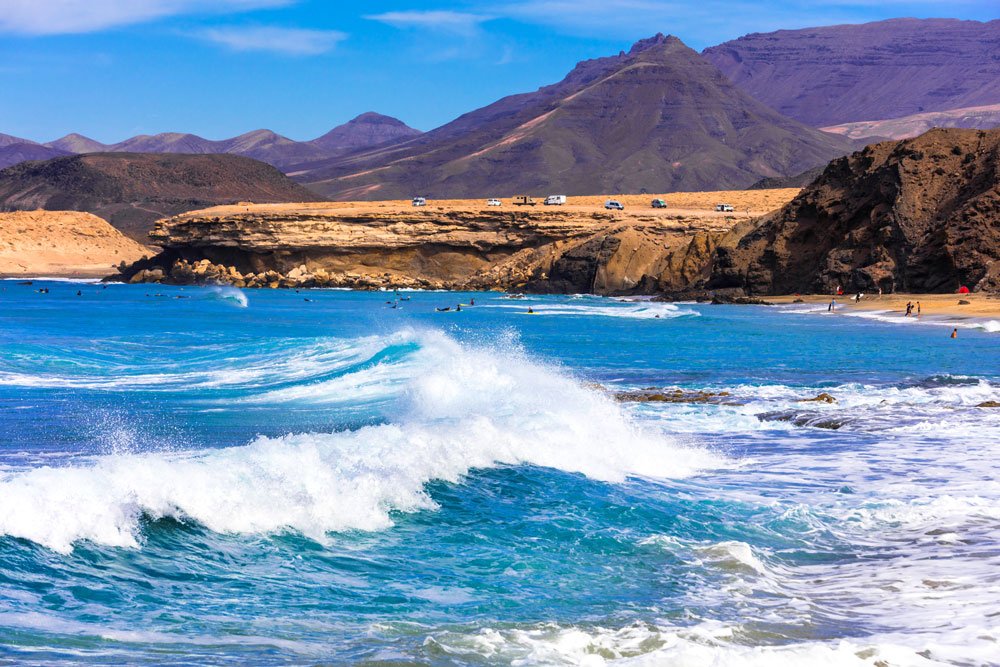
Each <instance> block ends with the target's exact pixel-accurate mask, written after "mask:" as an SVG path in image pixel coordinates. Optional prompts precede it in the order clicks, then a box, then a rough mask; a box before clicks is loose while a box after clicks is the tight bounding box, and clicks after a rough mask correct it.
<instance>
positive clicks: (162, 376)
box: [0, 337, 386, 392]
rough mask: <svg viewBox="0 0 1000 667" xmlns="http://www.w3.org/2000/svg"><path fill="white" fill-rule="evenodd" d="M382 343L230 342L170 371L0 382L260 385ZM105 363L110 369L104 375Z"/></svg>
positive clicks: (342, 362)
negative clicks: (212, 357)
mask: <svg viewBox="0 0 1000 667" xmlns="http://www.w3.org/2000/svg"><path fill="white" fill-rule="evenodd" d="M385 342H386V341H385V340H383V339H381V338H376V337H370V338H365V339H358V340H354V341H347V342H345V341H336V340H332V341H331V340H319V341H315V342H313V343H311V344H306V345H302V346H301V347H299V348H297V349H285V348H278V349H274V350H271V351H269V352H264V353H260V352H258V351H256V350H253V351H247V350H245V349H243V348H240V347H232V348H230V349H229V350H228V353H229V356H227V357H226V358H224V359H221V360H219V361H214V362H212V363H208V364H206V363H205V362H204V361H195V362H185V361H183V360H181V361H178V362H177V363H178V366H179V367H181V369H180V370H178V371H177V372H174V373H146V372H143V369H145V368H147V366H145V365H123V364H109V363H106V362H105V363H103V364H102V365H101V366H97V365H95V366H94V367H88V366H87V365H85V364H84V363H79V362H78V363H77V364H76V365H75V370H76V371H77V373H76V374H75V375H68V374H55V373H40V372H38V371H32V372H25V373H21V372H16V371H0V385H13V386H22V387H52V388H58V387H61V388H73V389H95V390H107V391H120V390H123V389H141V390H143V391H153V392H156V391H176V390H177V389H178V388H183V389H185V390H191V389H209V388H220V387H245V388H255V387H266V386H270V385H274V384H285V383H289V382H302V381H305V380H308V379H310V378H314V377H316V376H317V375H322V374H334V373H337V372H339V371H341V370H343V369H345V368H348V367H350V366H352V365H354V364H358V363H361V362H364V361H365V360H367V359H370V358H371V357H372V356H373V355H375V354H376V353H378V352H379V351H380V350H381V349H382V348H383V347H384V345H385ZM108 367H111V368H113V371H114V372H113V373H111V374H109V373H108V372H107V368H108ZM91 371H92V372H91Z"/></svg>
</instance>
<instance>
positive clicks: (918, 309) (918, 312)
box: [917, 301, 920, 317]
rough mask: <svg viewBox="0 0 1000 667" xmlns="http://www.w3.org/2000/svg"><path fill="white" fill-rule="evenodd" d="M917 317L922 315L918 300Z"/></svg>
mask: <svg viewBox="0 0 1000 667" xmlns="http://www.w3.org/2000/svg"><path fill="white" fill-rule="evenodd" d="M917 317H920V302H919V301H917Z"/></svg>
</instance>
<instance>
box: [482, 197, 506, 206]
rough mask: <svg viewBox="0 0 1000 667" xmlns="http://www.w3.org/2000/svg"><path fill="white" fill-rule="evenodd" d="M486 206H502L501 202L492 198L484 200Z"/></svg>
mask: <svg viewBox="0 0 1000 667" xmlns="http://www.w3.org/2000/svg"><path fill="white" fill-rule="evenodd" d="M486 205H487V206H503V202H502V201H500V200H499V199H496V198H495V197H494V198H493V199H487V200H486Z"/></svg>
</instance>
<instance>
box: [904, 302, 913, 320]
mask: <svg viewBox="0 0 1000 667" xmlns="http://www.w3.org/2000/svg"><path fill="white" fill-rule="evenodd" d="M912 314H913V303H911V302H909V301H907V302H906V315H903V317H909V316H910V315H912Z"/></svg>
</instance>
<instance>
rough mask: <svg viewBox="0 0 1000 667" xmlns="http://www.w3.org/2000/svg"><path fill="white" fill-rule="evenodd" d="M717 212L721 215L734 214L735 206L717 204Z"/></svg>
mask: <svg viewBox="0 0 1000 667" xmlns="http://www.w3.org/2000/svg"><path fill="white" fill-rule="evenodd" d="M715 210H716V211H718V212H719V213H732V212H733V205H732V204H716V205H715Z"/></svg>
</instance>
